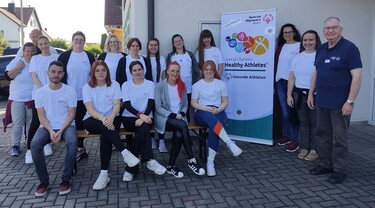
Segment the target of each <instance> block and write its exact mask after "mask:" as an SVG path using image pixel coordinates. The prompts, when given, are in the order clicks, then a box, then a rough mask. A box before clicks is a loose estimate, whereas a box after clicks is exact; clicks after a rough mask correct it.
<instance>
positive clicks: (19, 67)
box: [4, 42, 36, 156]
mask: <svg viewBox="0 0 375 208" xmlns="http://www.w3.org/2000/svg"><path fill="white" fill-rule="evenodd" d="M22 51H23V55H22V58H17V57H16V58H14V59H13V60H12V61H11V62H10V63H9V64H8V66H7V67H6V70H5V74H4V76H5V77H6V78H8V79H9V80H10V86H9V98H8V103H9V102H10V115H11V119H12V134H11V137H12V143H13V147H12V149H11V153H10V154H11V155H12V156H18V155H19V154H20V143H21V137H22V133H23V131H22V129H23V128H24V127H25V131H26V132H28V131H29V128H30V124H31V119H32V107H33V101H32V97H31V93H32V90H33V86H34V83H33V80H32V78H31V76H30V73H29V66H30V61H31V57H32V56H33V55H34V53H35V52H36V48H35V46H34V44H33V43H31V42H28V43H25V45H23V47H22ZM7 106H8V105H7ZM8 110H9V109H8V108H7V111H8ZM6 114H8V112H7V113H6ZM28 140H29V138H28ZM30 141H31V139H30ZM28 144H29V146H28V147H29V148H28V150H29V152H30V143H29V142H28ZM30 153H31V152H30ZM29 156H31V154H30V155H29Z"/></svg>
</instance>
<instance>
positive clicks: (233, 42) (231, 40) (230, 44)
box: [228, 39, 237, 48]
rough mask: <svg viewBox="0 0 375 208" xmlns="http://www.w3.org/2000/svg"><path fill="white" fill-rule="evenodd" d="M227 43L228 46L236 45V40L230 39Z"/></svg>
mask: <svg viewBox="0 0 375 208" xmlns="http://www.w3.org/2000/svg"><path fill="white" fill-rule="evenodd" d="M228 45H229V47H231V48H234V47H235V46H236V45H237V41H236V40H235V39H230V40H229V41H228Z"/></svg>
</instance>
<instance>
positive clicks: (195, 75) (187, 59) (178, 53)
mask: <svg viewBox="0 0 375 208" xmlns="http://www.w3.org/2000/svg"><path fill="white" fill-rule="evenodd" d="M172 49H173V51H172V52H171V53H169V54H168V56H167V65H169V63H171V62H173V61H176V62H177V63H178V64H179V65H180V67H181V74H180V77H181V80H182V81H183V82H184V83H185V86H186V92H187V98H188V109H187V113H186V118H187V119H188V122H190V100H191V86H192V85H193V84H194V83H195V82H197V81H198V79H199V67H198V63H197V60H196V59H195V56H194V54H193V53H192V52H190V51H188V50H186V49H185V45H184V39H183V38H182V36H181V35H180V34H175V35H173V36H172Z"/></svg>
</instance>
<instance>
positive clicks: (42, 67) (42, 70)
mask: <svg viewBox="0 0 375 208" xmlns="http://www.w3.org/2000/svg"><path fill="white" fill-rule="evenodd" d="M57 58H58V55H56V54H51V55H49V56H43V55H42V54H38V55H35V56H33V57H31V61H30V67H29V72H30V73H32V72H35V73H36V75H37V77H38V79H39V81H40V83H42V85H43V86H44V85H46V84H48V83H49V79H48V74H47V72H48V66H49V64H50V63H51V62H52V61H56V60H57ZM36 90H37V87H36V85H34V89H33V92H32V97H33V98H34V97H35V92H36Z"/></svg>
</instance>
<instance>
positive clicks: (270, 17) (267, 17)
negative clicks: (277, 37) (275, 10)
mask: <svg viewBox="0 0 375 208" xmlns="http://www.w3.org/2000/svg"><path fill="white" fill-rule="evenodd" d="M272 20H273V16H272V14H266V15H264V17H263V21H264V22H266V23H267V24H269V23H270V22H271V21H272Z"/></svg>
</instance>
